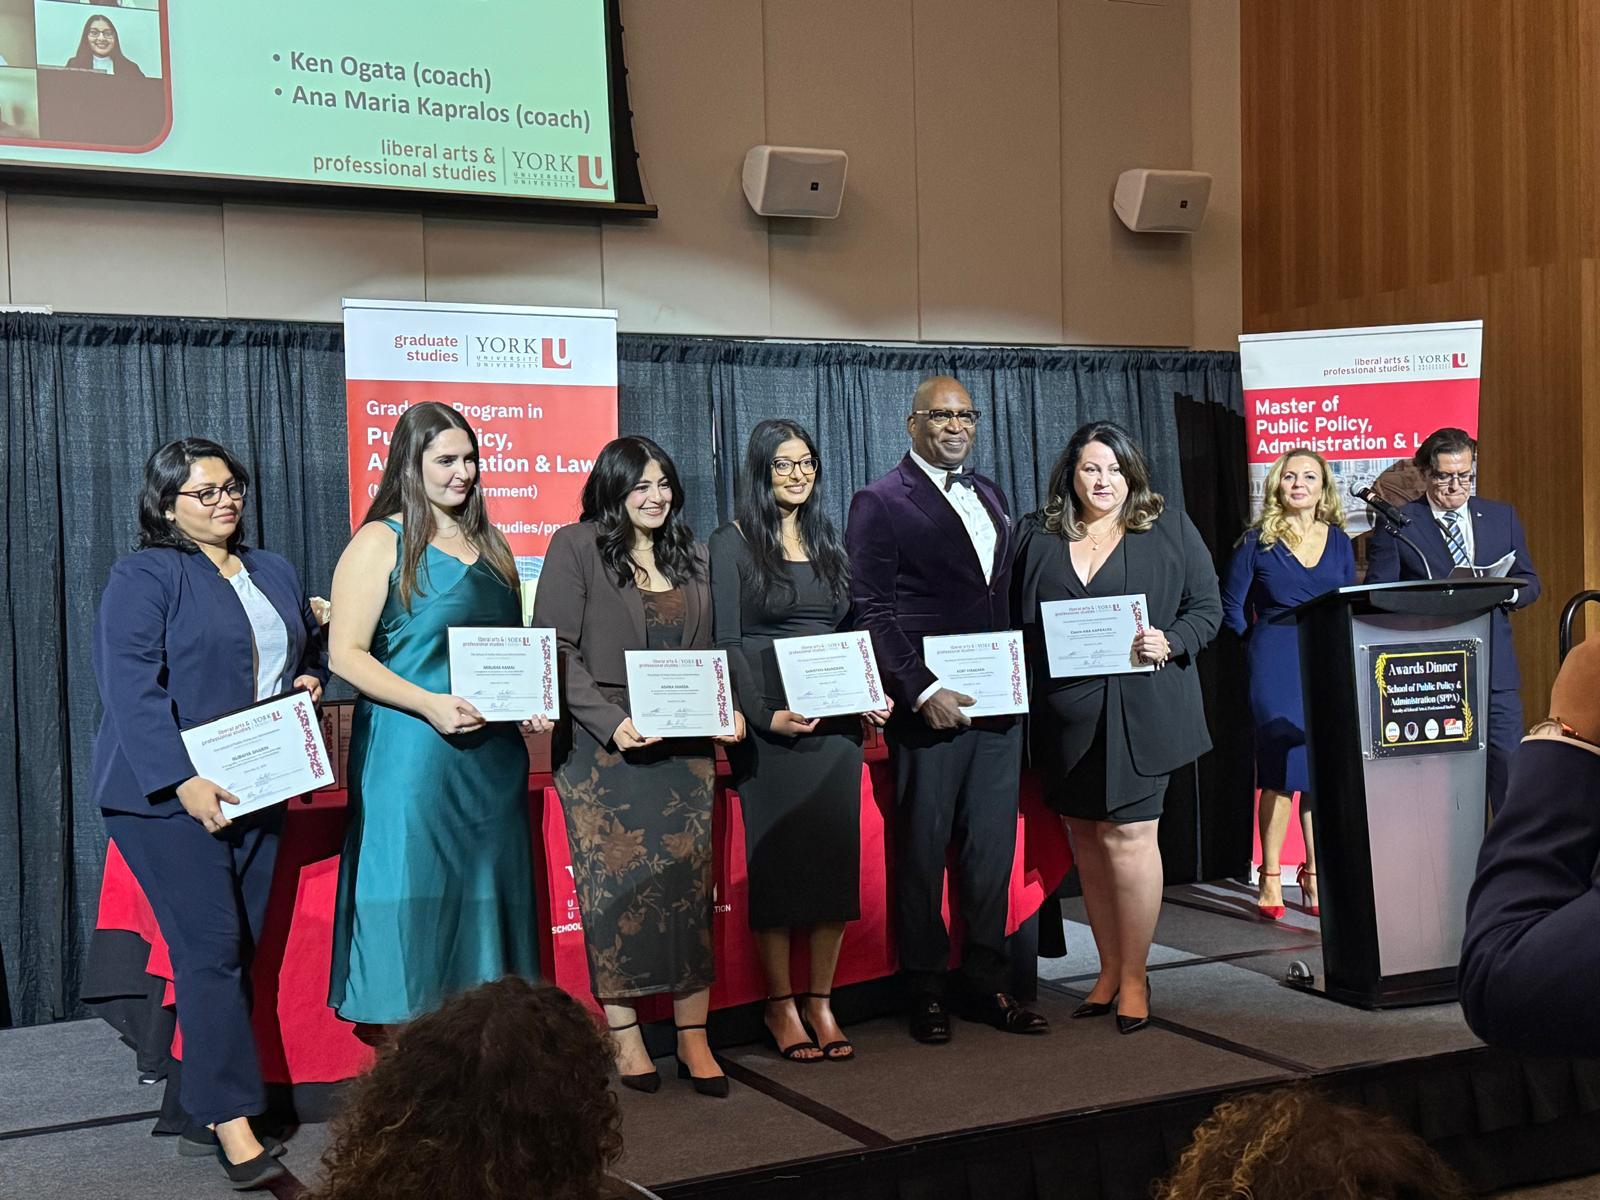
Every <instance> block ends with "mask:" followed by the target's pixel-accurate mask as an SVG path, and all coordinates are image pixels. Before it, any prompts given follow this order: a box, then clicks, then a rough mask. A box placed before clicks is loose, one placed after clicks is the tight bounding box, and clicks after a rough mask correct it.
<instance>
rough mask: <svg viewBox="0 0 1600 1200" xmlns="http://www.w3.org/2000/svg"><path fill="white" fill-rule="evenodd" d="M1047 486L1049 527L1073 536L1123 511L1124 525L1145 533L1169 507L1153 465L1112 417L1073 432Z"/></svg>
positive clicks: (1133, 531) (1047, 519)
mask: <svg viewBox="0 0 1600 1200" xmlns="http://www.w3.org/2000/svg"><path fill="white" fill-rule="evenodd" d="M1047 487H1048V492H1049V498H1048V500H1047V501H1046V503H1045V508H1044V527H1045V528H1046V529H1048V530H1049V531H1050V532H1051V533H1055V534H1060V535H1061V536H1062V537H1065V538H1067V539H1069V540H1070V541H1077V540H1078V539H1079V538H1081V537H1083V536H1084V528H1085V526H1087V525H1089V524H1092V523H1093V522H1095V521H1098V520H1100V519H1101V518H1103V517H1107V516H1110V515H1111V514H1113V513H1119V514H1120V515H1121V521H1122V525H1123V528H1125V529H1127V530H1129V531H1130V532H1132V533H1143V532H1144V531H1145V530H1147V529H1149V528H1150V527H1151V526H1152V525H1154V524H1155V523H1156V518H1157V517H1159V516H1160V515H1161V512H1162V509H1163V508H1164V507H1165V506H1166V501H1165V500H1163V499H1162V498H1161V496H1160V495H1159V494H1158V493H1157V492H1154V491H1152V490H1151V488H1150V467H1149V464H1147V463H1146V462H1145V460H1144V453H1143V451H1141V450H1140V449H1139V444H1138V443H1137V442H1135V441H1134V440H1133V437H1132V435H1130V434H1129V433H1128V431H1127V430H1126V429H1124V428H1123V427H1122V426H1120V425H1117V424H1115V423H1114V422H1111V421H1092V422H1090V423H1089V424H1087V425H1084V426H1082V427H1080V428H1079V430H1078V432H1076V433H1074V434H1073V435H1072V437H1071V439H1070V440H1069V441H1068V442H1067V448H1066V449H1065V450H1063V451H1062V452H1061V457H1060V458H1058V459H1056V465H1055V466H1054V467H1052V468H1051V470H1050V482H1049V484H1048V485H1047Z"/></svg>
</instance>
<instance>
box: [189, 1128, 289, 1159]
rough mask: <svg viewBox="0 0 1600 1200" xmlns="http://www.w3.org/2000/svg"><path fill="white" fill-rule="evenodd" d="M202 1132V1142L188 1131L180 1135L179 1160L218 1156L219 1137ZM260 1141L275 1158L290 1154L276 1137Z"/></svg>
mask: <svg viewBox="0 0 1600 1200" xmlns="http://www.w3.org/2000/svg"><path fill="white" fill-rule="evenodd" d="M200 1132H201V1133H203V1134H205V1141H201V1140H200V1138H199V1137H197V1136H196V1135H195V1134H193V1133H191V1132H190V1131H189V1130H187V1129H185V1130H184V1131H183V1132H182V1133H180V1134H179V1135H178V1157H179V1158H210V1157H212V1156H213V1155H214V1154H216V1152H217V1135H216V1134H214V1133H212V1132H211V1131H210V1130H209V1129H202V1130H201V1131H200ZM258 1140H259V1141H260V1142H261V1148H262V1149H263V1150H265V1151H266V1152H267V1153H268V1154H270V1155H272V1157H273V1158H282V1157H283V1156H284V1155H285V1154H286V1153H288V1150H289V1147H287V1146H285V1145H284V1144H283V1143H282V1142H280V1141H279V1140H278V1139H277V1138H275V1137H272V1136H270V1135H268V1136H264V1137H261V1138H259V1139H258Z"/></svg>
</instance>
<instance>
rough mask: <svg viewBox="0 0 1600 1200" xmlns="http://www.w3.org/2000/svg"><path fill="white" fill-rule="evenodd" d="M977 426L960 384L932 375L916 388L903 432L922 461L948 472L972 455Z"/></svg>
mask: <svg viewBox="0 0 1600 1200" xmlns="http://www.w3.org/2000/svg"><path fill="white" fill-rule="evenodd" d="M967 422H970V424H969V423H967ZM976 425H977V414H976V413H974V412H973V410H972V397H971V396H969V395H967V389H966V388H964V387H962V386H961V383H960V381H958V380H955V379H952V378H951V377H950V376H948V375H934V376H932V377H931V378H928V379H924V380H923V381H922V382H921V383H919V384H918V385H917V390H916V393H915V394H914V395H913V396H912V398H911V415H910V416H908V417H907V418H906V432H907V433H909V434H910V435H911V449H912V450H914V451H916V453H917V455H918V456H919V457H920V458H922V459H923V460H924V461H925V462H928V463H931V464H933V465H934V466H936V467H943V468H944V469H945V470H947V471H949V470H954V469H955V468H956V467H959V466H960V465H961V464H962V463H964V462H965V461H966V460H967V455H969V454H971V453H972V435H973V431H974V428H975V427H976Z"/></svg>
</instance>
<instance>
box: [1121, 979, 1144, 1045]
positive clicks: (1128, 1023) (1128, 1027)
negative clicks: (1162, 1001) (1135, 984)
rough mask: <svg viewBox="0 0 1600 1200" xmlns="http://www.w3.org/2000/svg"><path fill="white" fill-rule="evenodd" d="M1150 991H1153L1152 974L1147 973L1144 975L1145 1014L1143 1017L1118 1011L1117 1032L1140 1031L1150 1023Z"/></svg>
mask: <svg viewBox="0 0 1600 1200" xmlns="http://www.w3.org/2000/svg"><path fill="white" fill-rule="evenodd" d="M1150 993H1151V989H1150V976H1148V975H1146V976H1145V977H1144V1001H1145V1005H1146V1010H1145V1014H1144V1016H1142V1017H1125V1016H1123V1015H1122V1014H1121V1013H1118V1014H1117V1032H1118V1033H1138V1032H1139V1030H1141V1029H1143V1028H1144V1027H1145V1026H1146V1025H1148V1024H1150V1012H1149V1008H1148V1006H1149V1003H1150Z"/></svg>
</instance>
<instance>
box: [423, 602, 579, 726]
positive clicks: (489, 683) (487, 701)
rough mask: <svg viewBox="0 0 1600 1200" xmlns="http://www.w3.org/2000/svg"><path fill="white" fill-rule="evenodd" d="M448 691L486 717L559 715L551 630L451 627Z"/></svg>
mask: <svg viewBox="0 0 1600 1200" xmlns="http://www.w3.org/2000/svg"><path fill="white" fill-rule="evenodd" d="M450 691H451V692H452V693H453V694H454V695H457V696H460V697H461V698H462V699H463V700H465V701H467V702H468V703H470V704H471V705H472V706H473V707H474V708H476V709H477V710H478V711H479V712H481V713H482V714H483V719H484V720H486V721H526V720H527V719H528V718H529V717H549V718H550V719H551V720H552V721H553V720H555V719H556V718H557V717H558V716H560V715H561V707H560V701H559V700H558V699H557V698H556V631H555V630H554V629H524V628H522V627H521V626H520V625H517V626H507V627H506V628H503V629H471V628H454V629H451V630H450Z"/></svg>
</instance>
